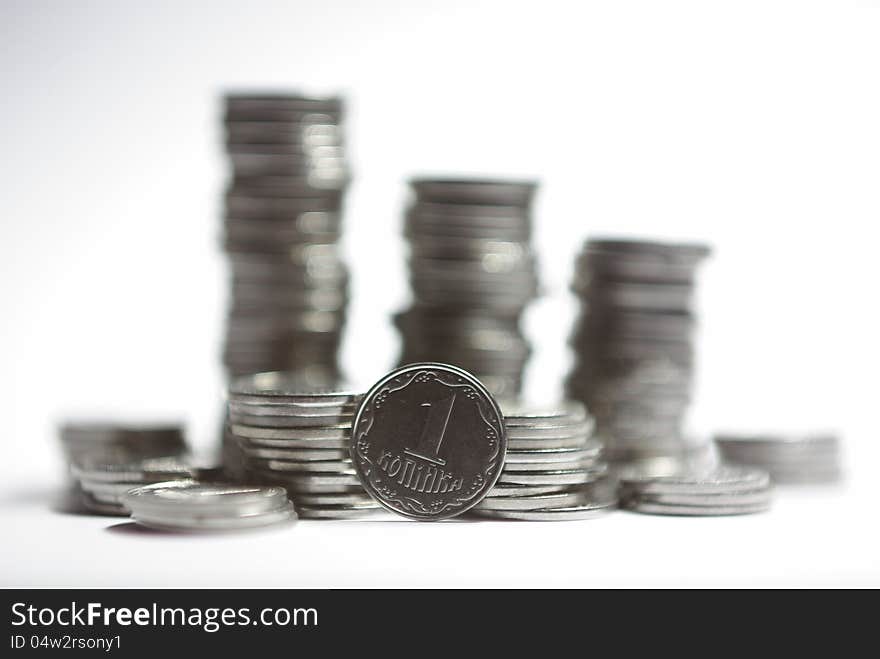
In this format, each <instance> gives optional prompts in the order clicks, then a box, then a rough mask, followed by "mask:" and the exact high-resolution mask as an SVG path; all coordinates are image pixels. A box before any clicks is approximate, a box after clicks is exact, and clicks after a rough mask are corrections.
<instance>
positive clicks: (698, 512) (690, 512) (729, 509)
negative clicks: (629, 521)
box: [626, 501, 770, 517]
mask: <svg viewBox="0 0 880 659" xmlns="http://www.w3.org/2000/svg"><path fill="white" fill-rule="evenodd" d="M769 507H770V504H769V502H767V503H759V504H743V505H735V506H722V505H718V506H712V505H706V506H693V505H684V506H675V505H670V504H659V503H653V502H650V501H639V502H638V503H632V504H627V505H626V509H627V510H632V511H634V512H638V513H646V514H650V515H677V516H684V517H703V516H705V517H715V516H726V515H753V514H755V513H762V512H765V511H766V510H768V509H769Z"/></svg>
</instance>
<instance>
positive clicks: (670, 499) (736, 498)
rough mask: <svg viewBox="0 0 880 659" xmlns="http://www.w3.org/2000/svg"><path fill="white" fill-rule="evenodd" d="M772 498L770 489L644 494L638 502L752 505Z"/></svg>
mask: <svg viewBox="0 0 880 659" xmlns="http://www.w3.org/2000/svg"><path fill="white" fill-rule="evenodd" d="M772 498H773V494H772V490H771V489H769V488H768V489H762V490H755V491H753V492H736V493H733V494H645V495H640V496H639V497H638V501H639V502H643V503H657V504H664V505H672V506H712V507H717V506H752V505H755V506H756V505H763V504H767V505H769V504H770V502H771V500H772Z"/></svg>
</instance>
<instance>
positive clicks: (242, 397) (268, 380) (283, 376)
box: [229, 371, 360, 406]
mask: <svg viewBox="0 0 880 659" xmlns="http://www.w3.org/2000/svg"><path fill="white" fill-rule="evenodd" d="M359 397H360V395H359V394H357V393H354V392H350V391H340V390H334V389H331V388H327V389H323V390H322V389H315V388H314V385H313V384H312V383H311V382H309V380H308V378H304V377H303V376H302V375H300V374H297V373H289V372H278V371H274V372H264V373H257V374H255V375H248V376H242V377H240V378H238V379H235V380H233V381H232V383H231V384H230V386H229V400H230V402H237V403H244V402H253V403H256V404H259V405H268V404H273V403H274V404H293V405H296V406H311V405H327V406H338V405H349V406H351V405H355V404H357V401H358V399H359Z"/></svg>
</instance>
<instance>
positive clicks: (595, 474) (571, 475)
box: [498, 465, 607, 485]
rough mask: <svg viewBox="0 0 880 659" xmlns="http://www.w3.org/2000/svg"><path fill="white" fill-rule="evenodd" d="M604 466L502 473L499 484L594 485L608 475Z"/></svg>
mask: <svg viewBox="0 0 880 659" xmlns="http://www.w3.org/2000/svg"><path fill="white" fill-rule="evenodd" d="M606 471H607V470H606V468H605V467H604V465H603V466H601V467H599V466H597V467H595V468H592V469H557V470H555V471H534V472H520V471H514V472H508V471H503V472H502V473H501V476H500V478H499V479H498V482H499V483H501V484H510V485H582V484H586V483H592V482H594V481H595V480H596V479H598V478H599V477H601V476H603V475H604V474H605V473H606Z"/></svg>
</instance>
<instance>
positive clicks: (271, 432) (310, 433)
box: [229, 423, 351, 441]
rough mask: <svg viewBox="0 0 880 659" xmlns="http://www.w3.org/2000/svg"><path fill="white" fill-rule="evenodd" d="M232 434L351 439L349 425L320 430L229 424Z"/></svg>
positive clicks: (254, 436) (266, 437)
mask: <svg viewBox="0 0 880 659" xmlns="http://www.w3.org/2000/svg"><path fill="white" fill-rule="evenodd" d="M229 427H230V429H231V430H232V434H233V435H236V436H237V437H247V438H248V439H284V440H298V441H308V440H347V439H349V438H350V437H351V425H350V424H337V425H332V426H325V427H321V428H262V427H256V426H245V425H241V424H237V423H231V424H230V426H229Z"/></svg>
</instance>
